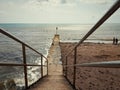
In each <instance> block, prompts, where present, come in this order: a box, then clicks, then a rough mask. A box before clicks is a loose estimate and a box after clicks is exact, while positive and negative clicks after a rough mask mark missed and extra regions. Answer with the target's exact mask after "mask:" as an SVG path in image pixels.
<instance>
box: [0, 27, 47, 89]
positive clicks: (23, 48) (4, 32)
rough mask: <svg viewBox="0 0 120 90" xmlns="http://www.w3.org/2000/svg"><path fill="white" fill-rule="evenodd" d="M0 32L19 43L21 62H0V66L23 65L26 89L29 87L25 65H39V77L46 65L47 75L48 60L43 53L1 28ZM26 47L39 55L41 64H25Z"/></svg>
mask: <svg viewBox="0 0 120 90" xmlns="http://www.w3.org/2000/svg"><path fill="white" fill-rule="evenodd" d="M0 33H2V34H3V35H6V36H7V37H9V38H11V39H13V40H15V41H16V42H18V43H20V44H21V46H22V54H23V64H12V63H0V66H23V67H24V79H25V89H27V88H28V87H29V86H28V77H27V66H34V67H41V78H43V77H44V76H43V67H47V74H46V75H48V60H47V58H46V57H45V56H44V55H43V54H41V53H39V52H38V51H37V50H35V49H33V48H32V47H30V46H29V45H27V44H26V43H24V42H23V41H21V40H19V39H17V38H16V37H15V36H13V35H11V34H10V33H8V32H6V31H4V30H2V29H0ZM26 47H27V48H29V49H31V50H32V51H34V52H36V53H37V54H39V55H40V57H41V65H37V64H27V61H26ZM43 58H44V59H45V60H46V61H47V65H43ZM46 75H45V76H46Z"/></svg>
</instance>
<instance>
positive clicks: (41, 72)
mask: <svg viewBox="0 0 120 90" xmlns="http://www.w3.org/2000/svg"><path fill="white" fill-rule="evenodd" d="M41 78H43V56H42V55H41Z"/></svg>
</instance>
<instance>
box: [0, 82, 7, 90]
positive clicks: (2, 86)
mask: <svg viewBox="0 0 120 90" xmlns="http://www.w3.org/2000/svg"><path fill="white" fill-rule="evenodd" d="M0 90H6V89H5V85H4V82H0Z"/></svg>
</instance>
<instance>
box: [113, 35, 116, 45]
mask: <svg viewBox="0 0 120 90" xmlns="http://www.w3.org/2000/svg"><path fill="white" fill-rule="evenodd" d="M115 41H116V39H115V37H113V45H115Z"/></svg>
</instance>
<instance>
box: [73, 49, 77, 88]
mask: <svg viewBox="0 0 120 90" xmlns="http://www.w3.org/2000/svg"><path fill="white" fill-rule="evenodd" d="M76 60H77V47H75V49H74V67H73V68H74V75H73V86H74V87H75V81H76V66H75V64H76Z"/></svg>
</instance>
